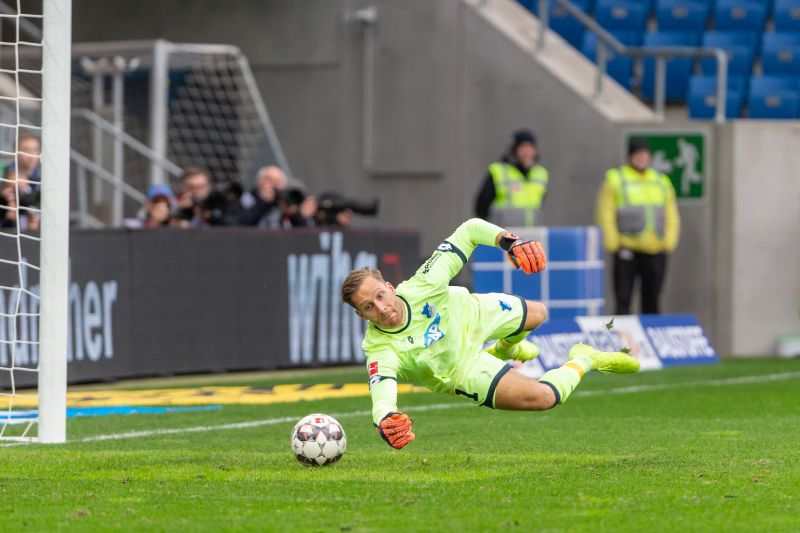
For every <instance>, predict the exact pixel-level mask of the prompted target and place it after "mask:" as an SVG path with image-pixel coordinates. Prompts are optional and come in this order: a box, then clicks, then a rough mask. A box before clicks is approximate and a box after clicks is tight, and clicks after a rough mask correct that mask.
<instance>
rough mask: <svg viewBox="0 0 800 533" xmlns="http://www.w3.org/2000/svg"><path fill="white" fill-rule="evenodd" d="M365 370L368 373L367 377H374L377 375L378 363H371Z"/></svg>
mask: <svg viewBox="0 0 800 533" xmlns="http://www.w3.org/2000/svg"><path fill="white" fill-rule="evenodd" d="M367 370H368V371H369V377H372V376H375V375H377V374H378V362H377V361H372V362H371V363H370V364H368V365H367Z"/></svg>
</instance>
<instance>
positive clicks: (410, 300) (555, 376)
mask: <svg viewBox="0 0 800 533" xmlns="http://www.w3.org/2000/svg"><path fill="white" fill-rule="evenodd" d="M479 244H484V245H488V246H493V245H494V246H499V247H500V248H502V249H503V250H505V251H506V253H507V256H508V259H509V261H510V262H511V264H512V265H513V266H514V267H515V268H518V269H519V268H521V269H522V270H523V271H524V272H525V273H526V274H533V273H536V272H539V271H541V270H542V269H544V267H545V263H546V260H545V255H544V250H543V249H542V245H541V244H540V243H538V242H535V241H523V240H521V239H519V238H518V237H517V236H516V235H514V234H512V233H509V232H507V231H504V230H503V229H502V228H500V227H498V226H495V225H494V224H491V223H489V222H485V221H483V220H480V219H476V218H474V219H471V220H468V221H466V222H465V223H463V224H462V225H461V226H459V228H458V229H456V231H455V232H454V233H453V234H452V235H451V236H450V237H448V238H447V240H445V241H443V242H442V243H441V244H440V245H439V246H438V248H437V249H436V251H435V252H434V253H433V255H432V256H431V257H430V258H429V259H428V260H427V261H425V263H423V265H422V266H421V267H420V268H419V270H417V272H416V274H414V276H413V277H412V278H411V279H409V280H407V281H404V282H403V283H400V284H399V285H398V286H397V288H395V287H393V286H392V284H391V283H388V282H385V281H384V280H383V277H382V276H381V273H380V272H379V271H378V270H374V269H370V268H362V269H360V270H354V271H353V272H351V273H350V274H348V276H347V278H345V280H344V282H343V284H342V300H343V301H345V302H347V303H348V304H350V305H351V306H353V307H354V308H355V309H356V314H357V315H358V316H360V317H361V318H363V319H365V320H368V321H369V325H368V327H367V332H366V335H365V337H364V341H363V343H362V346H363V347H364V351H365V353H366V355H367V371H368V374H369V386H370V394H371V396H372V419H373V422H374V423H375V427H376V429H377V431H378V433H380V435H381V437H383V439H384V440H386V442H388V443H389V445H391V446H392V447H394V448H398V449H399V448H402V447H404V446H405V445H407V444H408V443H410V442H411V441H413V440H414V438H415V436H414V432H413V431H412V427H411V419H410V418H409V417H408V415H406V414H405V413H402V412H400V411H398V408H397V380H398V379H401V380H404V381H411V382H415V383H421V384H423V385H425V386H426V387H428V388H429V389H430V390H432V391H434V392H442V393H447V394H452V395H457V396H464V397H465V398H467V399H470V400H472V401H473V402H475V403H476V404H478V405H485V406H487V407H491V408H497V409H509V410H521V411H539V410H544V409H550V408H551V407H554V406H555V405H557V404H559V403H562V402H564V401H566V399H567V398H568V397H569V395H570V393H572V391H573V390H574V389H575V387H576V386H577V385H578V383H579V382H580V380H581V378H582V377H583V375H584V374H585V373H586V372H589V371H592V370H599V371H600V372H615V373H629V372H636V371H638V370H639V362H638V361H637V360H636V359H634V358H633V357H631V356H629V355H627V354H625V353H621V352H600V351H597V350H595V349H594V348H592V347H591V346H588V345H586V344H576V345H575V346H573V347H572V348H571V349H570V351H569V360H568V362H567V363H566V364H564V365H563V366H562V367H560V368H556V369H553V370H550V371H549V372H547V373H545V374H544V375H543V376H542V377H541V378H540V379H539V380H538V381H537V380H535V379H532V378H529V377H527V376H524V375H523V374H521V373H519V372H517V371H516V370H514V369H512V368H511V367H510V366H509V365H508V364H506V363H505V360H506V359H515V360H520V361H527V360H529V359H532V358H534V357H536V356H538V355H539V350H538V348H537V347H536V345H534V344H533V343H531V342H530V341H527V340H525V337H526V336H527V335H528V332H529V331H530V330H532V329H534V328H536V327H537V326H539V325H540V324H541V323H542V322H543V321H544V319H545V318H546V317H547V309H546V308H545V306H544V305H542V304H541V303H539V302H534V301H526V300H523V299H522V298H519V297H516V296H509V295H506V294H500V293H491V294H470V293H469V292H468V291H467V290H466V289H465V288H463V287H450V286H449V283H450V280H451V279H452V278H453V277H454V276H455V275H456V274H457V273H458V272H459V271H460V270H461V268H462V267H463V266H464V265H465V264H466V263H467V259H468V258H469V256H470V255H471V254H472V252H473V250H474V249H475V247H476V246H477V245H479ZM490 340H495V341H496V342H495V343H494V344H493V345H492V346H491V347H490V348H489V349H488V350H486V351H484V348H483V347H484V343H485V342H486V341H490Z"/></svg>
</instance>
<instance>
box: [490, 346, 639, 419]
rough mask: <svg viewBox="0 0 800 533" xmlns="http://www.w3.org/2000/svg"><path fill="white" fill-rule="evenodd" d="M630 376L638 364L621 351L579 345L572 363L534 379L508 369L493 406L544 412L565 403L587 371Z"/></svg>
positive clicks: (573, 349) (570, 358) (570, 355)
mask: <svg viewBox="0 0 800 533" xmlns="http://www.w3.org/2000/svg"><path fill="white" fill-rule="evenodd" d="M592 370H596V371H598V372H603V373H614V374H630V373H633V372H638V371H639V361H638V360H636V359H635V358H633V357H631V356H630V355H628V354H626V353H622V352H601V351H598V350H596V349H594V348H593V347H591V346H589V345H588V344H576V345H575V346H573V347H572V348H571V349H570V351H569V360H568V361H567V362H566V363H565V364H564V365H562V366H561V367H559V368H554V369H553V370H550V371H548V372H546V373H545V374H544V375H543V376H542V377H541V378H539V379H538V380H535V379H533V378H529V377H527V376H524V375H522V374H521V373H519V372H517V371H515V370H509V371H508V372H506V374H505V375H504V376H503V377H502V378H501V379H500V381H499V382H498V383H497V388H496V389H495V394H494V407H495V408H496V409H506V410H514V411H542V410H544V409H550V408H551V407H555V406H556V405H558V404H560V403H564V402H565V401H566V400H567V398H568V397H569V395H570V394H572V391H574V390H575V387H577V386H578V383H580V381H581V379H582V378H583V376H584V375H585V374H586V373H587V372H591V371H592Z"/></svg>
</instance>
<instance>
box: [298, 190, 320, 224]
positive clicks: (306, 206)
mask: <svg viewBox="0 0 800 533" xmlns="http://www.w3.org/2000/svg"><path fill="white" fill-rule="evenodd" d="M318 210H319V204H318V203H317V197H316V196H314V195H312V194H309V195H307V196H306V198H305V200H303V203H301V204H300V216H301V217H302V218H303V220H304V221H305V226H306V227H307V228H313V227H315V226H316V225H317V220H316V216H317V211H318Z"/></svg>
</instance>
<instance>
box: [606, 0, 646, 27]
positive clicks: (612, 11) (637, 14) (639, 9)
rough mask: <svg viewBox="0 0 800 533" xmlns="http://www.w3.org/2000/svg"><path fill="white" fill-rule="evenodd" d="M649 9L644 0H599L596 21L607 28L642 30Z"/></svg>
mask: <svg viewBox="0 0 800 533" xmlns="http://www.w3.org/2000/svg"><path fill="white" fill-rule="evenodd" d="M648 11H649V9H648V6H647V5H646V2H643V3H639V2H635V1H632V0H599V1H598V3H597V10H596V19H597V23H598V24H600V25H601V26H602V27H603V28H605V29H607V30H626V31H639V32H641V31H644V29H645V25H646V24H647V13H648Z"/></svg>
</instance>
